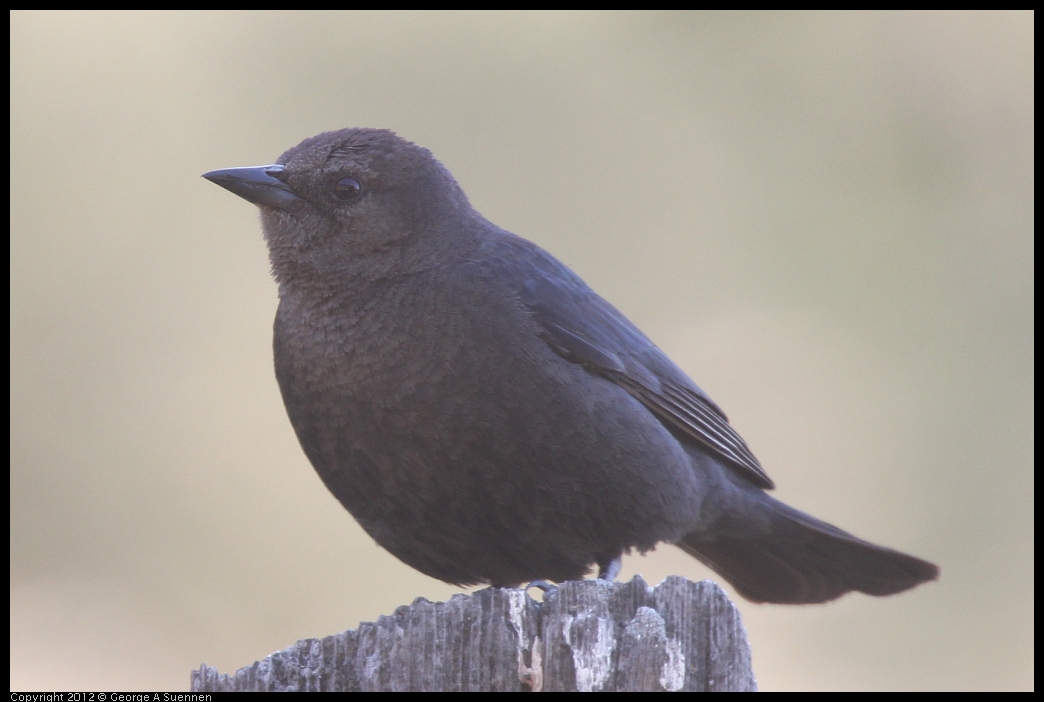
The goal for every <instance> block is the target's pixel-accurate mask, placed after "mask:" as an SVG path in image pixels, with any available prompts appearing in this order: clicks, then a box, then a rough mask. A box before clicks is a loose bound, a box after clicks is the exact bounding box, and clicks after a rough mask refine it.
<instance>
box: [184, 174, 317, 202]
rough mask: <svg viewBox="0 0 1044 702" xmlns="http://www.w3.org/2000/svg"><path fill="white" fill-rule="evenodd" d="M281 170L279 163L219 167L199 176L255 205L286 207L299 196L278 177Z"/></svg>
mask: <svg viewBox="0 0 1044 702" xmlns="http://www.w3.org/2000/svg"><path fill="white" fill-rule="evenodd" d="M284 170H285V168H284V167H283V166H280V165H273V166H247V167H246V168H222V169H221V170H218V171H210V172H209V173H204V174H203V177H204V178H206V179H207V180H209V181H210V182H211V183H216V184H217V185H220V186H221V187H222V188H224V189H225V190H228V191H231V192H233V193H235V194H236V195H238V196H239V197H241V198H243V199H244V200H248V201H250V202H252V203H254V204H255V205H259V206H261V207H272V208H275V209H277V210H289V209H291V208H292V207H293V206H294V204H296V203H298V202H300V201H301V198H299V197H298V196H297V195H295V194H294V192H293V191H292V190H291V189H290V186H289V185H287V184H286V183H284V182H283V181H281V180H279V176H280V175H281V174H282V173H283V171H284Z"/></svg>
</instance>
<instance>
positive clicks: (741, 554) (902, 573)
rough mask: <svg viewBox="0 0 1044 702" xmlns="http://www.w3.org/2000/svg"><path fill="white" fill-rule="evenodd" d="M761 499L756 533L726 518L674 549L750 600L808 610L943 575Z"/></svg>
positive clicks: (897, 589)
mask: <svg viewBox="0 0 1044 702" xmlns="http://www.w3.org/2000/svg"><path fill="white" fill-rule="evenodd" d="M748 495H749V493H748ZM759 497H760V498H763V499H764V501H765V502H763V503H762V504H760V505H759V507H760V509H759V510H758V519H757V523H758V524H757V528H751V525H750V524H742V523H738V522H739V521H740V520H741V519H742V517H741V516H724V517H722V520H723V521H725V522H726V523H721V522H719V523H718V524H716V525H715V529H713V532H714V534H713V535H710V534H707V533H696V532H694V533H691V534H687V535H685V536H684V537H682V539H681V541H679V542H678V544H677V545H678V546H679V547H680V548H682V549H683V550H684V551H685V552H687V553H688V554H690V555H692V556H694V557H695V558H697V559H698V560H699V561H701V562H702V563H704V564H705V565H706V566H708V567H709V568H711V569H713V570H714V571H716V572H717V573H719V574H720V575H721V576H722V577H724V578H725V579H726V580H727V581H729V583H731V584H732V586H733V587H735V588H736V590H737V592H739V594H741V595H743V596H744V597H745V598H747V599H748V600H751V601H753V602H773V603H777V604H811V603H815V602H829V601H830V600H833V599H836V598H838V597H840V596H841V595H843V594H845V593H846V592H851V591H853V590H856V591H858V592H864V593H866V594H868V595H877V596H881V595H892V594H895V593H897V592H902V591H903V590H908V589H909V588H912V587H914V586H915V585H919V584H920V583H923V582H927V581H929V580H935V579H936V578H937V577H939V568H938V567H937V566H935V565H933V564H931V563H928V562H927V561H922V560H921V559H919V558H914V557H913V556H908V555H906V554H905V553H900V552H899V551H893V550H892V549H890V548H885V547H883V546H877V545H875V544H872V543H869V542H867V541H863V540H862V539H857V538H856V537H854V536H852V535H851V534H848V533H846V532H844V531H842V530H840V529H838V528H837V527H835V526H832V525H830V524H827V523H826V522H821V521H819V520H818V519H815V518H814V517H810V516H809V515H807V514H804V513H803V512H799V511H798V510H796V509H793V508H791V507H788V506H787V505H785V504H783V503H782V502H779V501H778V500H775V499H773V498H772V497H769V496H768V495H766V494H764V493H759ZM758 501H759V502H760V501H761V500H760V499H759V500H758ZM728 520H733V521H734V522H736V523H733V524H729V523H727V522H728Z"/></svg>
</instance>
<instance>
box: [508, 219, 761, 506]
mask: <svg viewBox="0 0 1044 702" xmlns="http://www.w3.org/2000/svg"><path fill="white" fill-rule="evenodd" d="M500 243H501V245H504V244H507V248H509V249H514V250H513V251H511V252H510V253H508V255H506V256H503V257H500V256H497V257H496V258H499V259H500V261H499V262H498V265H505V264H506V265H508V266H510V267H518V266H521V267H522V269H523V270H521V271H520V273H522V275H521V276H520V278H521V280H522V281H523V283H522V289H521V290H520V291H519V298H520V299H521V301H522V303H523V304H524V305H525V306H526V307H527V308H528V309H529V310H530V311H531V313H532V314H533V317H534V319H535V320H536V321H537V323H538V324H539V325H540V330H541V336H542V337H543V339H544V340H545V341H546V342H547V344H548V345H549V346H550V347H551V348H552V349H554V350H555V352H556V353H558V354H559V355H560V356H562V357H563V358H565V359H567V360H569V361H572V362H573V363H577V364H579V365H581V366H583V367H584V368H586V369H587V370H588V371H590V372H591V373H595V374H597V375H600V376H602V377H604V378H607V379H608V380H610V381H612V382H614V383H616V384H617V385H619V386H620V387H622V388H624V389H625V390H627V392H629V393H630V394H631V395H633V396H634V397H635V398H636V399H638V400H639V401H640V402H641V403H642V404H644V405H645V406H646V407H647V408H648V409H649V410H650V411H652V412H653V413H654V414H655V415H656V416H657V417H658V418H659V419H660V421H662V422H664V423H665V424H668V425H670V426H672V427H674V428H676V429H678V430H680V431H681V432H682V433H683V434H684V435H685V436H687V437H689V438H691V439H693V440H694V441H697V442H699V443H700V444H701V445H702V446H704V447H705V448H707V449H709V450H710V451H712V452H713V453H715V454H717V455H718V456H720V457H721V458H723V459H725V460H726V461H727V462H728V464H729V465H730V466H732V467H733V468H734V469H735V470H736V471H737V472H739V473H740V474H741V475H743V476H744V477H745V478H746V479H747V480H749V481H751V482H752V483H754V484H755V485H757V486H758V487H761V488H766V489H770V488H772V487H774V484H773V482H772V480H771V479H770V478H769V477H768V475H767V474H766V473H765V470H764V469H763V468H762V467H761V464H760V463H759V462H758V459H757V458H755V457H754V454H753V453H752V452H751V450H750V448H749V447H748V446H747V444H746V442H745V441H744V440H743V439H742V438H740V435H739V434H737V433H736V431H735V430H734V429H733V428H732V427H731V426H729V422H728V418H727V417H726V416H725V413H724V412H722V411H721V409H720V408H719V407H718V406H717V405H716V404H714V402H713V401H712V400H711V399H710V397H708V396H707V394H706V393H705V392H704V391H703V390H702V389H700V388H699V386H697V385H696V383H694V382H693V381H692V380H691V379H689V377H688V376H687V375H685V373H684V372H683V371H682V370H681V369H680V368H678V366H676V365H675V364H674V362H673V361H671V360H670V359H669V358H668V357H667V356H666V354H664V353H663V352H662V351H660V349H659V348H657V347H656V345H655V344H653V342H652V341H650V340H649V339H648V337H646V336H645V335H644V334H642V332H641V331H639V330H638V328H637V327H635V326H634V325H633V324H631V322H630V321H628V319H627V318H626V317H624V316H623V314H621V313H620V311H619V310H617V309H616V308H615V307H613V306H612V305H610V304H609V303H608V302H606V301H605V300H603V299H602V298H601V297H599V296H598V295H597V294H596V293H595V292H594V291H593V290H591V289H590V288H589V287H588V286H587V285H586V284H585V283H584V282H583V281H582V280H581V279H580V278H579V277H578V276H577V275H576V274H574V273H573V272H572V271H570V270H569V269H568V268H566V267H565V266H564V265H562V264H561V263H559V262H558V261H557V260H555V259H554V258H552V257H551V256H550V255H549V254H547V253H546V252H544V251H543V250H541V249H540V248H538V247H536V246H535V245H533V244H530V243H529V242H528V241H525V240H524V239H518V238H515V237H511V240H509V241H506V242H505V241H503V240H502V241H501V242H500ZM519 249H523V250H524V251H520V250H519ZM505 253H507V252H505ZM520 254H521V255H520ZM516 269H517V268H516Z"/></svg>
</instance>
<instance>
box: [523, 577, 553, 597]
mask: <svg viewBox="0 0 1044 702" xmlns="http://www.w3.org/2000/svg"><path fill="white" fill-rule="evenodd" d="M534 587H535V588H536V589H537V590H540V592H543V593H545V594H546V593H548V592H551V591H552V590H554V589H555V588H556V587H557V585H553V584H551V583H549V582H548V581H546V580H534V581H533V582H531V583H529V584H528V585H526V587H525V588H524V591H525V592H529V591H530V590H531V589H533V588H534Z"/></svg>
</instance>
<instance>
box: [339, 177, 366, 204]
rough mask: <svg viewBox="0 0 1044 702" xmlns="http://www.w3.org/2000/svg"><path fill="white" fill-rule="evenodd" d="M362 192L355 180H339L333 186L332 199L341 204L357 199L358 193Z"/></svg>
mask: <svg viewBox="0 0 1044 702" xmlns="http://www.w3.org/2000/svg"><path fill="white" fill-rule="evenodd" d="M361 192H362V186H361V185H359V181H357V180H356V179H355V178H341V179H340V180H338V181H337V182H336V183H334V186H333V193H334V197H336V198H337V199H338V200H340V201H341V202H348V201H349V200H354V199H355V198H357V197H359V193H361Z"/></svg>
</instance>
